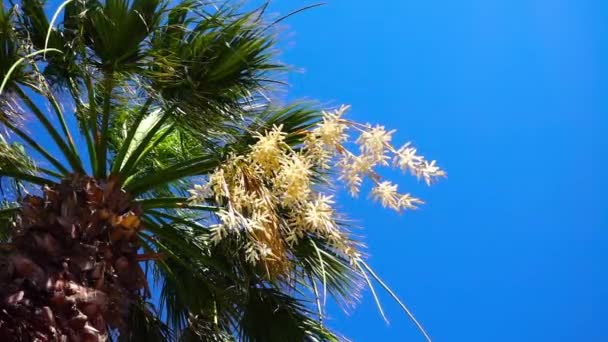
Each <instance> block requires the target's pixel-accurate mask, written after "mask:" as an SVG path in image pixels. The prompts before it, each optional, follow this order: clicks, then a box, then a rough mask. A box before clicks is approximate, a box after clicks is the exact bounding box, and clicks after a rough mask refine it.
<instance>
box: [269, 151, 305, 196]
mask: <svg viewBox="0 0 608 342" xmlns="http://www.w3.org/2000/svg"><path fill="white" fill-rule="evenodd" d="M311 169H312V165H311V164H310V161H309V160H308V159H306V158H305V157H304V156H302V155H301V154H299V153H292V154H291V155H289V156H286V157H285V158H282V159H281V161H280V171H279V172H278V174H277V176H276V180H275V186H276V189H275V190H276V192H277V194H279V195H280V197H281V198H282V199H283V202H284V204H285V205H287V206H289V205H292V204H294V203H298V202H300V201H302V200H304V199H306V198H307V197H308V194H309V193H310V176H311V174H312V170H311Z"/></svg>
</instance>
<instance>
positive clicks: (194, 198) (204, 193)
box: [188, 183, 213, 202]
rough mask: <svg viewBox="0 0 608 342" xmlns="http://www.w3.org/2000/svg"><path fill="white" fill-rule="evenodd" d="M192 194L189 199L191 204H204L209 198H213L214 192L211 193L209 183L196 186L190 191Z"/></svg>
mask: <svg viewBox="0 0 608 342" xmlns="http://www.w3.org/2000/svg"><path fill="white" fill-rule="evenodd" d="M188 192H189V193H190V198H188V200H189V201H191V202H204V201H206V200H207V199H208V198H211V197H213V191H211V186H210V185H209V183H205V184H203V185H201V184H194V187H193V188H192V189H190V190H188Z"/></svg>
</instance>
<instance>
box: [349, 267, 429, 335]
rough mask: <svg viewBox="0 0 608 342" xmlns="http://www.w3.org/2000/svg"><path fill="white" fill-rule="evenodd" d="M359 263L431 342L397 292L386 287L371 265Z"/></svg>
mask: <svg viewBox="0 0 608 342" xmlns="http://www.w3.org/2000/svg"><path fill="white" fill-rule="evenodd" d="M359 262H360V263H361V264H362V265H363V267H365V269H366V270H367V271H368V272H369V274H371V276H372V277H373V278H374V279H375V280H376V281H377V282H378V283H379V284H380V286H382V287H383V288H384V290H385V291H386V292H388V294H390V295H391V297H393V299H394V300H395V301H396V302H397V303H398V304H399V306H401V308H402V309H403V311H405V313H406V314H407V315H408V317H409V318H410V319H411V320H412V322H414V324H416V326H417V327H418V330H420V332H421V333H422V334H423V335H424V337H425V338H426V340H427V341H428V342H431V337H430V336H429V334H427V332H426V330H424V328H423V327H422V324H420V322H418V320H417V319H416V317H414V314H412V312H411V311H410V310H409V309H408V308H407V306H405V304H403V302H402V301H401V299H399V297H397V295H396V294H395V292H393V290H391V288H390V287H388V285H386V284H385V283H384V281H382V279H381V278H380V277H379V276H378V275H377V274H376V273H375V272H374V270H373V269H372V268H371V267H369V265H368V264H367V263H366V262H365V261H363V260H359Z"/></svg>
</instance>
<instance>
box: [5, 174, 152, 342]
mask: <svg viewBox="0 0 608 342" xmlns="http://www.w3.org/2000/svg"><path fill="white" fill-rule="evenodd" d="M140 216H141V209H140V208H139V207H138V206H137V205H134V204H133V202H132V201H131V198H130V197H129V195H128V194H127V193H125V192H124V191H122V190H121V189H120V186H119V184H118V182H117V180H116V179H112V178H110V179H109V180H107V181H97V180H95V179H93V178H90V177H86V176H78V175H73V176H71V177H70V178H69V179H66V180H64V181H63V182H62V183H61V184H59V185H56V186H53V187H45V188H44V189H43V194H42V196H41V197H39V196H28V197H26V198H25V199H24V200H23V201H22V210H21V212H20V215H19V216H18V217H17V218H16V220H15V226H14V229H13V232H12V241H11V244H10V245H9V246H8V248H4V249H3V251H0V340H2V341H7V342H11V341H50V342H54V341H62V342H63V341H65V342H71V341H74V342H77V341H82V342H97V341H105V340H107V337H108V333H109V332H108V328H109V329H117V330H118V331H122V332H124V331H125V330H126V329H127V327H126V326H125V324H124V322H125V317H126V314H127V313H128V309H129V305H130V304H131V303H132V302H133V301H136V300H139V299H141V297H142V296H144V295H147V293H144V292H146V291H145V290H144V289H146V288H147V286H146V285H147V284H146V279H145V276H144V273H143V271H142V269H141V267H140V266H139V262H138V260H140V259H142V257H141V256H138V255H137V250H138V249H139V246H138V244H137V239H136V233H137V232H138V231H139V230H140V229H141V222H140Z"/></svg>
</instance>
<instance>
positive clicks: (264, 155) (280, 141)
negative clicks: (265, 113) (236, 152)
mask: <svg viewBox="0 0 608 342" xmlns="http://www.w3.org/2000/svg"><path fill="white" fill-rule="evenodd" d="M282 128H283V126H274V127H273V128H272V130H270V131H268V132H266V134H263V135H262V134H259V133H257V132H256V133H255V135H256V137H257V138H258V141H257V142H256V143H255V144H254V145H253V146H251V153H250V154H249V157H250V158H251V160H252V161H253V162H254V163H256V164H257V165H259V166H260V167H261V168H262V169H263V170H264V171H266V172H272V171H274V170H276V169H277V168H278V167H279V166H280V164H279V161H280V160H281V157H282V155H283V154H284V144H285V136H286V134H285V133H284V132H282V131H281V129H282Z"/></svg>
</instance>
